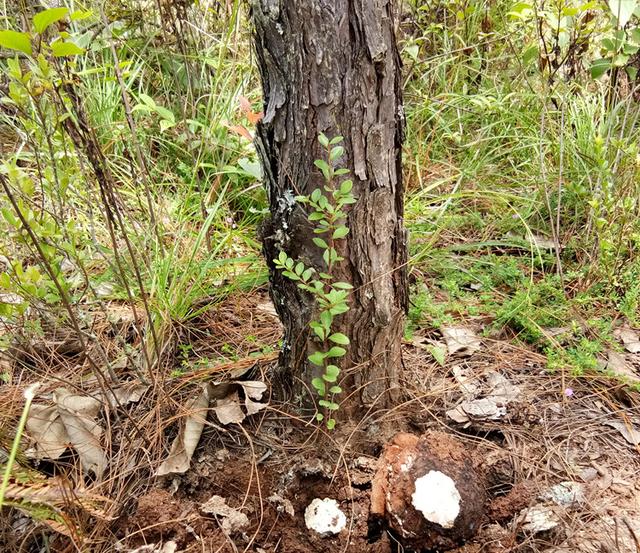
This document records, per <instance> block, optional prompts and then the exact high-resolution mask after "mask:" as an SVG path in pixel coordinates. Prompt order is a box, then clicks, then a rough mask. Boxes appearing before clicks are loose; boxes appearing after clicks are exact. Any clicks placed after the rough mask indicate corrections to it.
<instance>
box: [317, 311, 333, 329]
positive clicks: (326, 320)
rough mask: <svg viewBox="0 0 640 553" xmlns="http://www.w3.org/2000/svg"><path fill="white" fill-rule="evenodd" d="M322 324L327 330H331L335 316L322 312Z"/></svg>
mask: <svg viewBox="0 0 640 553" xmlns="http://www.w3.org/2000/svg"><path fill="white" fill-rule="evenodd" d="M320 322H321V323H322V326H323V327H324V328H325V330H327V331H328V330H329V329H330V328H331V325H332V324H333V315H332V314H331V313H330V312H329V311H322V312H321V313H320Z"/></svg>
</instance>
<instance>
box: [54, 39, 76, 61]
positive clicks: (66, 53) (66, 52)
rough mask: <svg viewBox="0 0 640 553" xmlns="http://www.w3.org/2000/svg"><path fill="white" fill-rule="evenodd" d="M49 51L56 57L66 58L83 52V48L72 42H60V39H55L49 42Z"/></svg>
mask: <svg viewBox="0 0 640 553" xmlns="http://www.w3.org/2000/svg"><path fill="white" fill-rule="evenodd" d="M51 51H52V52H53V55H54V56H55V57H56V58H67V57H71V56H77V55H79V54H84V50H83V49H82V48H80V46H78V45H77V44H74V43H73V42H62V41H60V40H56V41H55V42H54V43H53V44H51Z"/></svg>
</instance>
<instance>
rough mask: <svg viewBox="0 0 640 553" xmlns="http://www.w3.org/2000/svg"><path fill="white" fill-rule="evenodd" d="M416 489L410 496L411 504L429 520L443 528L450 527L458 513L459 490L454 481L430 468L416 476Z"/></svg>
mask: <svg viewBox="0 0 640 553" xmlns="http://www.w3.org/2000/svg"><path fill="white" fill-rule="evenodd" d="M415 486H416V491H415V492H414V493H413V494H412V496H411V504H412V505H413V506H414V507H415V508H416V509H417V510H418V511H420V512H421V513H422V515H423V516H424V518H426V519H427V520H428V521H429V522H434V523H436V524H439V525H440V526H442V527H443V528H452V527H453V525H454V523H455V520H456V518H457V516H458V515H459V514H460V492H459V491H458V488H456V483H455V482H454V481H453V480H452V479H451V478H449V477H448V476H447V475H446V474H443V473H442V472H439V471H437V470H430V471H429V472H428V473H427V474H425V475H424V476H421V477H420V478H416V481H415Z"/></svg>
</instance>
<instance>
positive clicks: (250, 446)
mask: <svg viewBox="0 0 640 553" xmlns="http://www.w3.org/2000/svg"><path fill="white" fill-rule="evenodd" d="M265 304H266V296H265V295H264V293H260V294H253V295H250V294H249V295H244V296H239V297H235V298H231V299H230V301H229V302H226V303H225V304H224V305H222V306H219V307H217V308H215V309H212V310H211V311H209V312H205V313H204V314H203V316H202V317H201V319H200V320H199V321H197V322H193V325H194V326H195V328H187V329H183V334H182V335H181V337H180V339H181V340H182V341H183V342H184V343H189V344H192V345H193V348H192V349H191V350H189V355H190V358H189V361H190V362H192V363H193V365H194V367H193V370H192V371H191V372H189V373H188V374H186V375H184V376H183V377H175V378H171V379H170V380H168V381H167V384H166V388H165V390H166V392H163V391H162V390H158V391H154V392H153V394H152V393H151V392H150V393H149V395H148V396H146V397H145V398H144V399H143V400H142V401H140V402H139V403H132V404H131V405H128V406H126V408H123V409H120V410H119V415H120V417H119V418H116V417H115V416H111V417H110V418H109V419H108V423H109V425H107V421H106V420H105V421H103V422H104V427H105V428H108V429H109V433H108V435H105V438H104V439H105V449H106V451H107V453H108V454H109V456H110V457H109V458H110V467H109V472H108V474H107V478H105V480H104V482H101V483H93V482H89V481H87V480H83V479H82V478H81V477H80V476H79V475H80V470H79V468H78V459H77V458H76V456H75V455H74V454H73V453H71V454H69V455H65V457H64V460H63V462H62V460H61V462H59V463H51V462H45V463H41V464H40V465H39V466H38V467H37V468H38V469H39V470H41V471H42V472H43V473H48V474H60V475H61V476H62V477H63V478H65V479H66V480H67V481H68V482H69V483H70V484H71V483H75V485H76V486H78V487H79V488H82V489H85V490H88V491H90V492H92V493H95V494H97V496H100V497H104V498H107V499H108V500H109V501H108V502H107V501H105V502H104V503H103V504H101V505H104V506H102V507H101V509H103V510H104V511H105V513H104V515H105V516H102V515H101V514H100V513H97V512H96V509H95V505H94V506H93V508H92V510H84V511H82V512H80V511H81V510H80V509H79V507H78V506H77V505H76V506H74V505H73V504H72V505H69V506H65V507H61V508H60V509H61V513H62V514H63V515H64V516H65V517H67V519H68V520H70V521H71V522H72V523H73V524H75V525H77V528H78V529H79V535H80V538H77V537H76V538H74V539H75V541H76V544H77V546H74V545H73V544H72V542H71V539H70V538H68V537H65V536H62V535H60V534H57V533H55V532H54V531H53V530H52V528H54V529H55V528H56V527H55V526H54V525H51V524H49V526H43V525H42V524H39V525H35V524H33V523H31V525H29V524H27V523H26V522H25V520H26V519H25V516H24V515H23V514H20V513H19V512H18V511H14V512H12V513H10V516H4V513H3V517H0V551H3V552H4V551H7V552H8V553H13V551H17V550H18V549H16V547H17V546H16V547H14V545H12V544H28V546H27V545H20V547H22V549H20V551H24V552H27V551H40V550H42V548H43V547H45V546H44V545H43V544H44V538H43V537H42V536H44V535H45V534H46V536H47V538H46V542H47V544H48V545H47V546H46V547H49V550H50V551H52V552H56V553H57V552H60V553H63V552H64V553H71V552H72V551H77V550H78V549H80V550H82V551H90V552H92V553H94V552H96V553H115V552H116V551H118V552H123V553H129V552H130V551H133V550H135V548H136V547H139V546H142V545H145V544H147V545H152V544H156V545H157V547H156V548H155V550H154V549H153V548H151V549H149V551H152V550H153V551H155V552H156V553H159V552H160V551H161V546H162V545H161V544H163V543H164V544H166V543H167V542H170V541H171V540H173V541H175V543H176V546H177V549H176V553H191V552H194V553H195V552H196V551H198V552H201V551H206V552H209V551H211V552H216V551H220V552H222V553H226V552H229V553H232V552H233V553H236V552H237V551H242V552H244V551H246V552H253V553H261V552H269V553H271V552H273V553H297V552H300V553H302V552H314V553H325V552H327V553H329V552H331V553H337V552H351V551H353V552H354V553H355V552H360V551H363V552H375V553H391V552H394V553H395V552H396V551H401V550H402V549H401V548H400V546H399V545H398V544H397V543H396V542H395V541H394V538H393V536H392V535H391V534H390V533H388V532H387V531H386V528H384V527H380V526H376V525H374V524H370V521H369V509H370V492H371V479H372V476H373V474H374V472H375V465H376V460H377V458H378V456H379V454H380V452H381V451H382V448H383V446H384V445H385V443H386V442H387V441H388V439H390V438H391V436H392V435H394V434H395V433H397V432H398V431H408V432H411V433H413V434H416V435H418V436H420V435H422V434H424V433H426V432H433V431H439V432H445V433H446V434H448V435H452V436H456V437H457V439H459V440H461V441H462V442H463V444H464V447H465V449H466V450H468V451H469V452H470V453H471V452H473V453H472V458H473V459H474V461H473V464H474V470H477V471H478V473H480V474H482V475H483V477H484V479H485V480H486V494H487V503H486V508H487V512H486V517H485V518H484V520H483V523H482V528H481V529H480V532H479V533H478V534H477V535H476V536H475V537H474V538H472V539H471V540H470V542H469V543H467V544H466V545H464V546H462V547H461V548H460V549H458V550H456V551H458V553H481V552H482V553H498V552H514V553H515V552H518V553H520V552H522V553H537V552H548V553H560V552H563V553H567V552H575V553H602V552H606V553H637V552H638V551H640V545H638V546H637V545H636V540H637V537H638V536H640V524H639V523H638V521H640V483H639V482H638V477H637V474H638V473H640V456H639V455H638V453H639V452H640V450H638V448H637V446H633V445H632V444H630V443H629V442H628V441H627V439H625V437H624V432H623V431H622V430H621V429H620V427H619V426H618V427H615V426H611V425H612V424H614V425H615V424H619V423H623V427H622V428H623V429H624V428H625V426H624V425H628V427H629V428H631V427H635V428H640V409H639V403H638V401H639V399H638V394H637V393H636V392H632V391H630V390H629V389H628V388H626V387H625V386H623V385H621V384H615V383H613V382H612V381H611V380H610V379H606V378H604V377H603V378H597V377H590V378H580V379H572V378H571V377H570V375H568V374H560V373H559V374H550V373H549V372H547V371H545V369H544V359H543V358H542V357H541V356H539V355H538V354H536V353H534V352H531V351H528V350H526V349H523V348H520V347H516V346H514V345H512V344H510V343H508V342H505V341H491V340H486V341H485V343H484V347H483V348H482V349H481V350H480V351H478V352H476V353H474V354H473V355H472V356H470V357H460V358H456V357H453V358H450V359H447V364H446V366H445V367H442V366H440V365H439V364H438V363H436V362H435V361H434V360H433V357H432V356H431V354H430V353H428V352H427V351H425V350H424V349H422V348H420V347H419V346H416V345H414V344H406V345H405V350H404V365H405V372H404V380H403V383H402V384H403V391H404V393H405V395H404V397H405V402H404V403H403V404H401V405H398V406H396V407H395V408H394V409H392V410H388V411H379V410H372V411H370V412H367V413H366V414H364V415H363V416H362V418H361V419H360V420H358V421H355V422H353V423H342V424H341V425H339V427H338V429H337V430H336V431H335V432H333V433H331V435H330V436H327V435H323V434H322V433H320V432H319V431H318V430H315V429H314V428H315V427H314V426H313V425H312V424H307V421H306V420H302V419H301V418H300V416H299V414H297V413H296V412H295V409H294V408H293V407H291V406H290V405H287V404H280V403H278V402H277V401H274V400H273V399H272V400H271V405H270V408H268V409H266V410H264V411H261V412H260V413H259V414H257V415H254V416H252V417H250V418H248V419H247V420H246V421H245V422H244V423H243V427H242V429H241V428H240V427H238V426H234V425H231V426H228V427H222V426H220V425H219V424H215V423H213V422H209V423H208V425H207V426H206V428H205V431H204V433H203V435H202V438H201V440H200V444H199V446H198V448H197V450H196V453H195V455H194V457H193V460H192V463H191V469H190V470H189V471H188V472H187V473H186V474H184V475H181V476H175V477H166V478H165V479H161V480H156V479H154V478H153V477H152V476H151V475H152V474H153V473H154V471H155V469H156V468H157V466H158V465H159V463H160V462H161V460H162V459H163V458H164V457H165V456H166V452H167V451H168V444H170V443H171V440H172V439H173V438H174V437H175V435H176V432H177V427H178V424H177V423H178V421H179V419H180V417H183V416H185V415H186V414H187V412H188V410H185V408H184V406H185V405H187V404H188V402H189V401H190V400H192V399H193V396H194V394H197V393H198V392H199V390H200V387H199V386H200V383H201V381H206V380H211V379H216V380H219V379H222V378H227V377H225V376H224V375H225V374H228V373H225V371H230V372H231V373H233V371H234V369H239V370H240V372H239V374H244V373H245V372H246V371H249V373H248V374H247V375H246V376H244V378H249V377H250V378H265V379H268V375H269V371H268V367H267V366H266V365H265V361H267V360H268V359H270V357H269V356H268V355H265V352H268V351H269V348H274V347H275V346H276V341H277V339H278V337H279V329H278V322H277V319H275V317H274V316H273V313H270V312H269V309H268V304H267V305H265ZM104 327H105V331H104V333H103V338H102V339H104V341H105V343H109V342H108V336H107V331H109V332H111V330H109V329H111V328H112V327H111V326H108V325H106V324H105V325H104ZM122 332H123V333H124V330H123V331H122ZM55 337H56V336H55V335H54V334H51V336H45V337H44V338H43V339H45V340H46V339H47V338H51V340H50V343H54V340H53V339H54V338H55ZM431 337H432V338H438V336H437V335H434V336H431ZM56 343H57V342H56ZM114 343H115V342H114ZM118 348H119V346H118V347H116V346H114V347H113V348H112V350H113V351H114V359H116V358H119V357H120V353H119V349H118ZM229 348H231V349H233V350H234V351H235V352H236V355H237V356H238V358H239V359H238V360H236V359H234V358H230V357H229V355H228V350H229ZM58 350H59V348H58V349H57V350H56V351H58ZM254 356H257V357H255V362H254V361H252V359H254ZM59 357H63V354H59ZM222 357H224V358H225V359H224V360H223V359H222ZM36 361H37V360H34V363H35V362H36ZM178 362H179V361H178V360H177V362H176V364H178ZM65 363H66V365H64V367H66V368H65V370H61V371H58V370H57V368H50V366H48V367H49V368H48V370H50V371H51V372H56V375H57V377H59V378H66V379H69V380H70V381H73V382H75V383H77V385H78V387H79V388H85V389H87V390H92V388H91V386H95V384H94V383H92V382H91V381H87V380H82V379H81V378H79V376H78V375H80V376H82V373H81V372H80V371H78V370H77V368H76V367H75V366H74V365H72V364H71V363H69V362H68V360H67V361H65ZM43 366H44V365H43ZM61 366H62V365H61ZM456 366H457V367H461V368H463V369H464V371H465V373H466V374H469V375H471V376H473V377H476V378H478V379H480V380H482V379H483V378H484V376H485V375H486V374H487V373H489V372H490V371H497V372H499V373H500V374H501V375H503V376H504V377H505V378H507V379H508V380H509V382H510V383H511V384H513V385H515V386H517V387H518V388H519V390H520V395H519V397H518V398H517V400H515V401H514V402H513V403H511V404H509V405H508V408H507V413H506V415H505V416H504V417H502V418H501V419H499V420H493V421H492V420H471V421H470V422H469V423H464V424H458V423H455V422H453V421H452V420H451V419H449V418H448V417H447V414H446V413H447V411H449V410H451V409H453V408H454V407H456V406H457V405H459V404H460V402H461V401H463V400H464V397H465V396H464V390H463V389H462V387H461V384H460V383H459V382H458V381H456V379H455V378H454V377H453V368H454V367H456ZM221 367H222V368H221ZM27 369H28V367H27ZM27 369H25V370H24V371H23V373H24V378H23V380H22V381H21V384H20V386H13V385H11V386H9V385H7V386H2V387H0V397H1V398H2V399H3V401H5V400H6V404H7V406H8V407H11V409H7V410H6V411H7V412H9V411H11V412H12V413H14V414H15V413H17V414H19V410H20V409H19V408H20V402H19V401H18V399H19V398H21V394H22V390H23V388H24V386H26V385H27V384H28V383H29V382H30V381H29V378H32V380H35V379H40V378H42V372H38V371H34V372H33V375H31V373H29V372H28V370H27ZM119 370H121V371H122V374H123V375H124V379H125V380H126V379H132V378H135V375H133V374H131V373H130V372H126V371H128V370H129V369H127V368H123V369H119ZM85 373H86V371H85ZM30 375H31V376H30ZM74 378H76V380H73V379H74ZM57 385H58V384H57V382H56V381H52V382H51V384H50V385H47V387H46V391H51V389H53V388H55V387H56V386H57ZM567 388H571V389H572V390H573V395H571V396H570V397H568V396H567V395H565V393H564V391H565V390H566V389H567ZM12 416H13V415H12ZM211 420H212V417H210V421H211ZM213 420H215V419H213ZM134 423H135V425H134ZM139 431H141V432H142V433H143V434H144V438H145V439H144V440H141V439H140V438H139V437H138V436H139V435H138V432H139ZM125 436H126V437H127V438H126V439H125ZM130 440H133V442H131V441H130ZM131 443H133V444H134V447H132V446H131V445H130V444H131ZM132 467H133V469H132ZM562 481H573V482H579V483H582V484H583V485H584V491H585V496H586V498H587V499H586V500H585V501H583V502H581V503H579V504H576V505H571V506H564V507H558V506H554V512H557V514H558V520H559V523H558V526H557V527H556V528H555V529H553V530H552V531H551V532H543V533H538V534H532V533H531V532H529V533H527V531H525V530H524V529H523V517H524V516H523V510H525V509H527V508H529V507H531V506H533V505H541V504H542V505H548V501H546V502H545V501H544V500H541V499H540V496H541V494H542V493H544V492H545V490H548V489H549V488H550V486H553V485H554V484H557V483H559V482H562ZM214 495H218V496H221V497H223V498H225V500H226V503H227V505H228V506H230V507H232V508H234V509H237V510H239V511H240V512H241V513H244V514H245V515H246V516H247V517H248V519H249V525H248V526H247V527H245V528H241V529H239V530H238V531H232V532H227V533H225V532H224V531H223V529H222V524H223V522H224V520H222V518H221V517H220V516H218V517H216V516H214V515H212V514H207V513H204V512H202V510H201V505H202V504H203V503H205V502H206V501H207V500H209V499H210V498H211V497H212V496H214ZM315 497H320V498H324V497H331V498H334V499H336V500H337V501H338V503H339V505H340V507H341V508H342V509H343V511H344V512H345V514H346V515H347V521H348V524H347V529H345V530H344V531H343V532H341V533H340V534H339V535H338V536H337V537H334V538H321V537H319V536H317V535H314V534H313V533H311V532H310V531H309V530H308V529H307V528H306V527H305V523H304V510H305V508H306V507H307V505H308V504H309V503H310V502H311V500H312V499H314V498H315ZM291 509H293V513H294V515H293V516H291V514H290V513H289V512H288V511H290V510H291ZM112 517H113V519H114V520H111V518H112ZM21 525H22V526H21ZM22 528H24V529H22ZM16 529H18V530H16ZM14 538H15V539H14ZM118 542H119V543H118ZM405 551H407V550H406V549H405ZM140 553H141V552H140Z"/></svg>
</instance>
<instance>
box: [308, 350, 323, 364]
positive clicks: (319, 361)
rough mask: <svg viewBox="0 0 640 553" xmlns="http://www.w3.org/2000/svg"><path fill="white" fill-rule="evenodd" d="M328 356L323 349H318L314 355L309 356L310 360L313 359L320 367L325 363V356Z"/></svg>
mask: <svg viewBox="0 0 640 553" xmlns="http://www.w3.org/2000/svg"><path fill="white" fill-rule="evenodd" d="M325 357H326V353H323V352H321V351H316V352H315V353H314V354H313V355H310V356H309V357H308V359H309V361H311V362H312V363H313V364H314V365H317V366H318V367H322V365H324V358H325Z"/></svg>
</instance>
